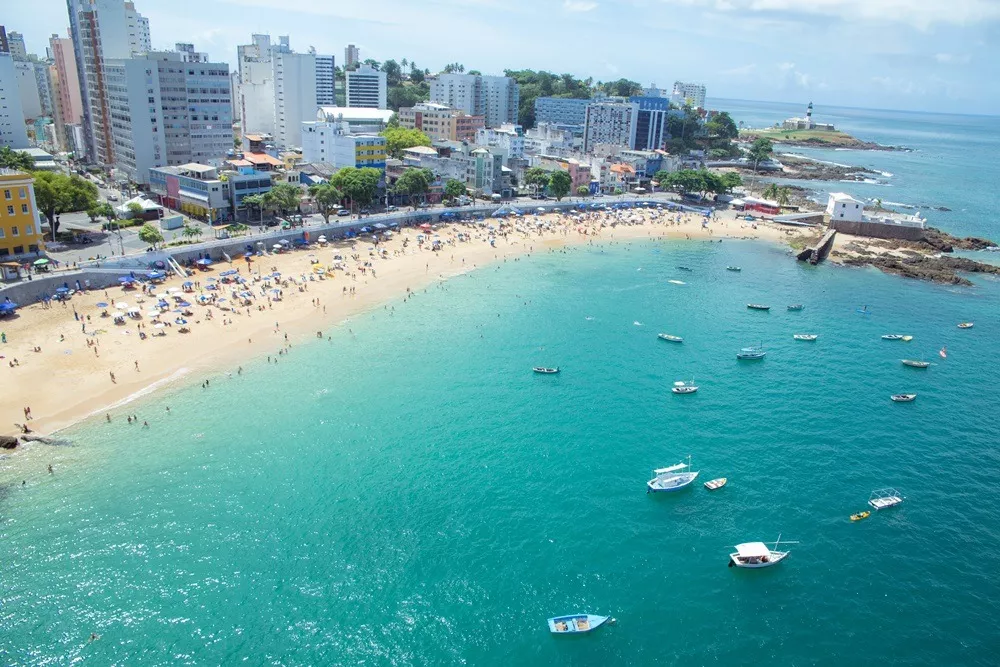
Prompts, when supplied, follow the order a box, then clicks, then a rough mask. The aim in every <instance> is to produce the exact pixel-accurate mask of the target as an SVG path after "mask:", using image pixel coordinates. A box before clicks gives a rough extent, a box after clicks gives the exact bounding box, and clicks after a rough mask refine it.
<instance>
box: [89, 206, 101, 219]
mask: <svg viewBox="0 0 1000 667" xmlns="http://www.w3.org/2000/svg"><path fill="white" fill-rule="evenodd" d="M101 215H103V213H102V212H101V206H100V204H94V205H93V206H91V207H90V208H88V209H87V217H88V218H90V221H91V222H97V220H98V219H99V218H100V217H101Z"/></svg>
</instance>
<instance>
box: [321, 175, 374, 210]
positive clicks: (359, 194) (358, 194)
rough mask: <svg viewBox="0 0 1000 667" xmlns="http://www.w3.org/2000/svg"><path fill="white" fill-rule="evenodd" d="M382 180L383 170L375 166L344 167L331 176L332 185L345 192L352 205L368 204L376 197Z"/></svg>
mask: <svg viewBox="0 0 1000 667" xmlns="http://www.w3.org/2000/svg"><path fill="white" fill-rule="evenodd" d="M380 180H382V172H381V170H379V169H375V168H374V167H361V168H360V169H359V168H357V167H344V168H343V169H339V170H338V171H337V172H336V173H335V174H334V175H333V177H332V178H330V185H332V186H333V187H335V188H337V189H338V190H340V191H341V192H343V193H344V196H345V197H347V198H348V199H350V200H351V204H352V206H353V205H359V206H366V205H368V204H370V203H372V200H373V199H375V193H377V192H378V184H379V181H380Z"/></svg>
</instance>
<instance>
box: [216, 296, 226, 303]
mask: <svg viewBox="0 0 1000 667" xmlns="http://www.w3.org/2000/svg"><path fill="white" fill-rule="evenodd" d="M225 300H226V297H222V298H221V299H216V301H217V302H218V303H222V302H223V301H225Z"/></svg>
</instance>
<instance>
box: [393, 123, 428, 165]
mask: <svg viewBox="0 0 1000 667" xmlns="http://www.w3.org/2000/svg"><path fill="white" fill-rule="evenodd" d="M382 136H383V137H385V144H386V152H387V153H388V154H389V155H390V156H392V157H394V158H401V157H403V150H404V149H407V148H413V147H414V146H430V145H431V138H430V137H428V136H427V135H426V134H424V133H423V132H421V131H420V130H417V129H412V130H410V129H407V128H405V127H387V128H386V129H384V130H382Z"/></svg>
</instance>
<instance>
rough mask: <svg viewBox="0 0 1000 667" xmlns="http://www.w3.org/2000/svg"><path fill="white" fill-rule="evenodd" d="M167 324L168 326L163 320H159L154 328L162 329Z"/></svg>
mask: <svg viewBox="0 0 1000 667" xmlns="http://www.w3.org/2000/svg"><path fill="white" fill-rule="evenodd" d="M165 326H167V325H166V324H164V323H163V322H157V323H156V324H154V325H153V328H154V329H162V328H163V327H165Z"/></svg>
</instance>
